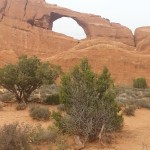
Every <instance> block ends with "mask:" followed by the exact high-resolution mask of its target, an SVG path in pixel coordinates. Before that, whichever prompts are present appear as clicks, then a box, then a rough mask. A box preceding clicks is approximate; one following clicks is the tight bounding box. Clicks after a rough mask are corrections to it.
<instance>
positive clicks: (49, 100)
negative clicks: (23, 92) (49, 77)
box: [44, 94, 60, 105]
mask: <svg viewBox="0 0 150 150" xmlns="http://www.w3.org/2000/svg"><path fill="white" fill-rule="evenodd" d="M44 102H45V103H46V104H48V105H58V104H59V103H60V102H59V94H51V95H49V96H47V97H46V99H45V101H44Z"/></svg>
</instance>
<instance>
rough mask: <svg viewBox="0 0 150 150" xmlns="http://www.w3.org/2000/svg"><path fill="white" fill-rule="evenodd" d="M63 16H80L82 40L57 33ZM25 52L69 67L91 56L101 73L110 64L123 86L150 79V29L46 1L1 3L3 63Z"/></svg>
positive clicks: (9, 0)
mask: <svg viewBox="0 0 150 150" xmlns="http://www.w3.org/2000/svg"><path fill="white" fill-rule="evenodd" d="M61 17H70V18H72V19H74V20H75V21H76V22H77V23H78V24H79V25H80V26H81V27H82V28H83V29H84V31H85V33H86V36H87V38H86V39H84V40H81V41H78V40H76V39H73V38H72V37H68V36H65V35H63V34H59V33H56V32H53V31H52V27H53V22H54V21H55V20H57V19H59V18H61ZM22 54H27V55H37V56H38V57H40V58H41V59H42V60H43V61H45V60H48V61H51V62H53V63H57V64H60V65H62V67H63V69H64V70H68V69H69V68H70V67H71V66H72V65H73V64H75V63H77V62H78V61H79V60H80V59H81V58H82V57H88V58H89V60H90V62H91V64H92V67H93V68H94V70H95V71H96V72H100V70H101V68H102V66H104V65H106V66H108V67H109V69H110V70H111V73H112V75H113V78H114V79H115V81H116V82H117V83H119V84H129V83H131V81H132V79H134V78H135V77H139V76H144V77H145V78H146V79H147V80H148V82H149V83H150V77H149V73H150V71H149V66H150V55H147V54H150V27H141V28H138V29H137V30H136V31H135V35H133V34H132V32H131V30H130V29H128V28H127V27H125V26H123V25H120V24H119V23H112V22H110V21H109V20H108V19H105V18H102V17H101V16H97V15H92V14H85V13H79V12H75V11H72V10H69V9H66V8H62V7H58V6H56V5H50V4H47V3H46V2H45V0H1V1H0V66H3V65H5V64H7V63H15V62H16V61H17V58H18V56H20V55H22Z"/></svg>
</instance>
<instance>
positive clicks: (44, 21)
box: [0, 0, 134, 46]
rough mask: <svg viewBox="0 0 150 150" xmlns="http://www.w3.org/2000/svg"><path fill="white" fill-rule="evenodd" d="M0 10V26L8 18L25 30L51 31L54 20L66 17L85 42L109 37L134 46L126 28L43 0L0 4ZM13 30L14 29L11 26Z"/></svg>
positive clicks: (19, 0) (9, 0) (130, 34)
mask: <svg viewBox="0 0 150 150" xmlns="http://www.w3.org/2000/svg"><path fill="white" fill-rule="evenodd" d="M0 10H1V11H0V20H1V22H3V23H8V19H9V21H10V18H11V19H13V21H14V22H16V21H18V20H19V21H23V22H26V23H27V24H28V26H29V25H31V26H33V27H35V26H36V27H39V28H44V29H46V30H47V29H49V30H52V27H53V22H54V21H55V20H57V19H59V18H61V17H70V18H72V19H74V20H75V21H76V22H77V23H78V24H79V25H80V26H81V27H82V28H83V30H84V31H85V33H86V36H87V38H93V37H110V38H112V39H115V40H116V41H119V42H123V43H125V44H128V45H131V46H134V40H133V35H132V32H131V31H130V30H129V29H128V28H127V27H124V26H122V25H120V24H116V23H110V21H109V20H108V19H104V18H102V17H101V16H96V15H92V14H83V13H79V12H75V11H72V10H69V9H65V8H61V7H57V6H56V5H50V4H46V2H45V1H44V0H2V1H1V2H0ZM11 23H12V20H11ZM19 24H20V23H19ZM13 26H16V25H14V23H13ZM26 30H28V29H26Z"/></svg>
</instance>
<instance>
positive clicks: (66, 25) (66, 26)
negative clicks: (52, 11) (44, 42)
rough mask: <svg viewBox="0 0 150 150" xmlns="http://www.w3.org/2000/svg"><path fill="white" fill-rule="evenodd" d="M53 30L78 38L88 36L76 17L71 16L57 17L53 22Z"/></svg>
mask: <svg viewBox="0 0 150 150" xmlns="http://www.w3.org/2000/svg"><path fill="white" fill-rule="evenodd" d="M52 31H54V32H58V33H62V34H65V35H67V36H70V37H73V38H75V39H78V40H81V39H85V38H86V37H87V35H86V33H85V31H84V29H83V28H82V27H81V26H80V25H79V24H78V22H77V21H76V20H75V19H73V18H70V17H59V18H57V19H55V20H54V21H53V23H52Z"/></svg>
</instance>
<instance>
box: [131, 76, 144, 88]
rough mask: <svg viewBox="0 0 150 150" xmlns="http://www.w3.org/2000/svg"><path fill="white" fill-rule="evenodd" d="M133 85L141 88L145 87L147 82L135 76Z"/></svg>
mask: <svg viewBox="0 0 150 150" xmlns="http://www.w3.org/2000/svg"><path fill="white" fill-rule="evenodd" d="M133 87H134V88H141V89H145V88H147V82H146V79H145V78H142V77H141V78H137V79H134V80H133Z"/></svg>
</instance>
